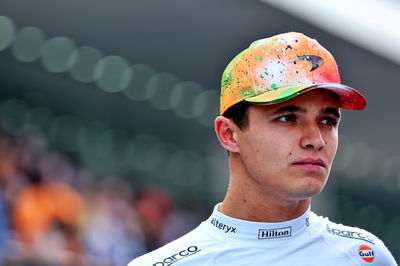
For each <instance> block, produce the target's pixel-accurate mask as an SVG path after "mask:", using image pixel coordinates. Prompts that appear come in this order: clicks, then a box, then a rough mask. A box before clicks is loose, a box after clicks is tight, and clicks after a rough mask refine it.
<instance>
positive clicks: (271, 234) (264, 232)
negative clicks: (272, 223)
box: [258, 226, 292, 239]
mask: <svg viewBox="0 0 400 266" xmlns="http://www.w3.org/2000/svg"><path fill="white" fill-rule="evenodd" d="M291 235H292V227H291V226H289V227H284V228H277V229H260V230H258V239H271V238H281V237H289V236H291Z"/></svg>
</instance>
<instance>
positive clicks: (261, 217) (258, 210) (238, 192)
mask: <svg viewBox="0 0 400 266" xmlns="http://www.w3.org/2000/svg"><path fill="white" fill-rule="evenodd" d="M232 166H233V167H231V177H230V184H229V188H228V191H227V193H226V196H225V198H224V200H223V202H222V204H221V206H220V207H219V211H220V212H222V213H223V214H225V215H227V216H230V217H232V218H237V219H242V220H247V221H254V222H282V221H288V220H291V219H294V218H297V217H299V216H301V215H302V214H303V213H304V212H305V211H306V210H307V209H308V207H309V206H310V203H311V198H306V199H297V200H296V199H285V197H284V196H283V195H279V194H278V193H276V191H272V190H273V189H270V190H268V188H262V187H261V186H260V185H259V184H258V183H257V182H256V181H255V180H254V179H252V178H250V177H249V175H248V174H247V172H246V171H244V169H243V168H241V167H239V168H237V167H235V166H234V165H232Z"/></svg>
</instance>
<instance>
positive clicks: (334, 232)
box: [326, 225, 375, 245]
mask: <svg viewBox="0 0 400 266" xmlns="http://www.w3.org/2000/svg"><path fill="white" fill-rule="evenodd" d="M326 230H327V231H328V233H330V234H332V235H336V236H341V237H347V238H353V239H359V240H363V241H367V242H369V243H371V244H374V245H375V241H374V239H373V238H372V237H371V236H369V235H364V234H363V233H360V232H354V231H347V230H340V229H336V228H330V227H329V225H326Z"/></svg>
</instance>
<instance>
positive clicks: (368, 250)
mask: <svg viewBox="0 0 400 266" xmlns="http://www.w3.org/2000/svg"><path fill="white" fill-rule="evenodd" d="M313 215H314V218H313V219H314V221H316V222H317V224H318V226H317V228H318V231H319V232H320V233H321V234H322V235H323V237H324V239H325V241H326V242H327V244H328V245H330V246H331V247H332V248H335V249H340V250H341V251H343V252H346V253H348V254H349V255H350V256H352V257H354V255H356V256H360V257H361V258H362V259H363V260H364V261H366V262H372V261H374V262H375V263H376V264H373V265H397V264H396V262H395V261H394V258H393V256H392V254H391V253H390V251H389V250H388V248H387V247H386V246H385V244H384V243H383V242H382V240H380V239H379V238H378V237H377V236H375V235H374V234H372V233H370V232H368V231H367V230H364V229H362V228H358V227H353V226H347V225H343V224H338V223H335V222H332V221H330V220H329V219H328V218H325V217H321V216H317V215H315V214H313Z"/></svg>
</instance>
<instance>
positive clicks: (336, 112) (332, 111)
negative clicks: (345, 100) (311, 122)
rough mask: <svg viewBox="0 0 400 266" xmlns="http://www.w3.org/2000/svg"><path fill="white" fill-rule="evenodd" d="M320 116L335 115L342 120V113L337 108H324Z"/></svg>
mask: <svg viewBox="0 0 400 266" xmlns="http://www.w3.org/2000/svg"><path fill="white" fill-rule="evenodd" d="M320 114H330V115H334V116H336V117H337V118H340V112H339V109H337V108H333V107H328V108H324V109H322V110H321V111H320Z"/></svg>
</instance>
